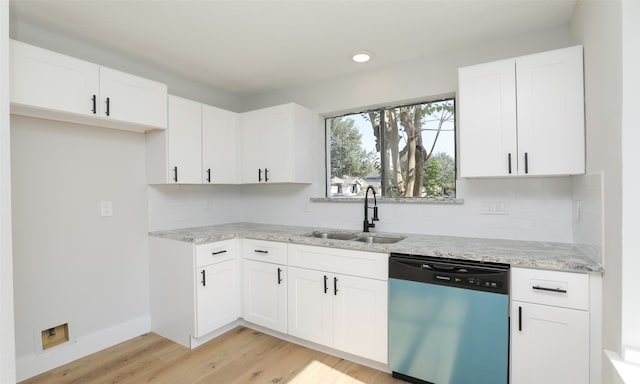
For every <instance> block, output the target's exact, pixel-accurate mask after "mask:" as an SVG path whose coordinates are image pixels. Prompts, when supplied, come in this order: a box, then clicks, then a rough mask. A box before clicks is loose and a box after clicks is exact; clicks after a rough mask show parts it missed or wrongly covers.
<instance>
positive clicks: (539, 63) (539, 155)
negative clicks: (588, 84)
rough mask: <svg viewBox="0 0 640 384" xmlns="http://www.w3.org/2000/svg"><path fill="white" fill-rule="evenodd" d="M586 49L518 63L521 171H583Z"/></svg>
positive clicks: (519, 170)
mask: <svg viewBox="0 0 640 384" xmlns="http://www.w3.org/2000/svg"><path fill="white" fill-rule="evenodd" d="M582 68H583V66H582V46H576V47H570V48H565V49H559V50H555V51H550V52H543V53H539V54H536V55H529V56H524V57H519V58H517V59H516V73H517V84H516V87H517V89H518V107H517V111H518V151H519V156H520V158H519V159H518V172H519V173H520V174H522V173H523V172H524V173H525V174H529V175H564V174H581V173H584V167H585V152H584V148H585V143H584V84H583V74H582V73H583V69H582Z"/></svg>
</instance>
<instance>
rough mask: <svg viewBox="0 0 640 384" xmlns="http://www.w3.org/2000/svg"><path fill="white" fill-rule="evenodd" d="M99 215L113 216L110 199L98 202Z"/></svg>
mask: <svg viewBox="0 0 640 384" xmlns="http://www.w3.org/2000/svg"><path fill="white" fill-rule="evenodd" d="M100 216H102V217H110V216H113V202H111V201H101V202H100Z"/></svg>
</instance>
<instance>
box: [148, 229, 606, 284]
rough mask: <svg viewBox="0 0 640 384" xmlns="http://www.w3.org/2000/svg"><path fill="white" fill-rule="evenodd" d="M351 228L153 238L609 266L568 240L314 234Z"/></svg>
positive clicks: (195, 232)
mask: <svg viewBox="0 0 640 384" xmlns="http://www.w3.org/2000/svg"><path fill="white" fill-rule="evenodd" d="M315 231H319V232H345V233H346V232H349V233H353V234H354V235H361V234H362V233H361V232H360V231H357V230H353V231H351V230H346V229H335V228H323V227H306V226H294V225H276V224H258V223H230V224H220V225H208V226H201V227H190V228H179V229H172V230H163V231H154V232H150V233H149V236H153V237H160V238H164V239H170V240H176V241H182V242H188V243H193V244H194V245H200V244H207V243H212V242H216V241H222V240H228V239H233V238H243V239H254V240H266V241H278V242H287V243H293V244H303V245H315V246H321V247H329V248H340V249H349V250H355V251H369V252H380V253H392V252H394V253H406V254H416V255H425V256H435V257H442V258H452V259H462V260H475V261H484V262H494V263H504V264H510V265H511V266H512V267H525V268H536V269H546V270H556V271H567V272H600V273H602V272H604V268H603V266H602V265H601V264H600V263H598V262H597V261H595V260H592V259H591V258H589V257H588V256H587V255H586V254H585V253H584V252H583V251H582V250H581V249H580V248H579V247H578V246H576V245H574V244H567V243H552V242H539V241H520V240H502V239H485V238H472V237H457V236H440V235H425V234H411V233H383V232H371V233H370V234H371V235H374V236H394V237H398V236H399V237H404V239H403V240H401V241H399V242H397V243H393V244H367V243H362V242H358V241H352V240H334V239H321V238H316V237H311V236H309V234H311V233H312V232H315Z"/></svg>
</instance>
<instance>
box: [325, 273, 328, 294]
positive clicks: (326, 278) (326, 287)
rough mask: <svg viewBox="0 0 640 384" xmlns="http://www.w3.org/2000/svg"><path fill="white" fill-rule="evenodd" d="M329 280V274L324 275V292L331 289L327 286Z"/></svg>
mask: <svg viewBox="0 0 640 384" xmlns="http://www.w3.org/2000/svg"><path fill="white" fill-rule="evenodd" d="M327 280H329V278H328V277H327V275H324V293H327V291H328V290H329V287H328V286H327Z"/></svg>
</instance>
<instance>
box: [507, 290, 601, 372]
mask: <svg viewBox="0 0 640 384" xmlns="http://www.w3.org/2000/svg"><path fill="white" fill-rule="evenodd" d="M510 353H511V382H512V383H514V384H534V383H545V384H566V383H588V382H589V313H588V312H587V311H581V310H576V309H567V308H560V307H552V306H547V305H539V304H531V303H524V302H518V301H512V303H511V352H510Z"/></svg>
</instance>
